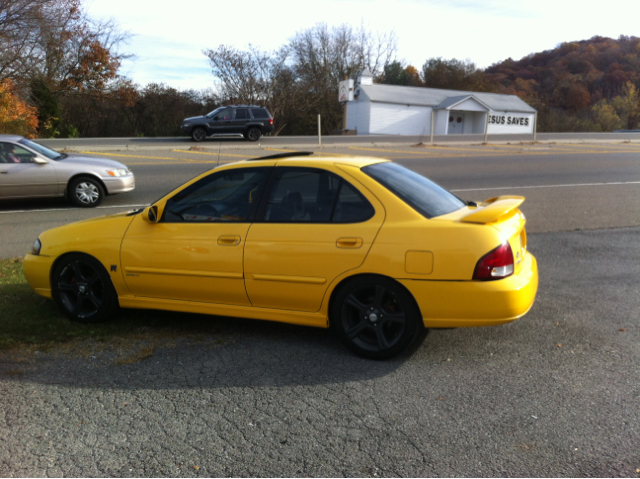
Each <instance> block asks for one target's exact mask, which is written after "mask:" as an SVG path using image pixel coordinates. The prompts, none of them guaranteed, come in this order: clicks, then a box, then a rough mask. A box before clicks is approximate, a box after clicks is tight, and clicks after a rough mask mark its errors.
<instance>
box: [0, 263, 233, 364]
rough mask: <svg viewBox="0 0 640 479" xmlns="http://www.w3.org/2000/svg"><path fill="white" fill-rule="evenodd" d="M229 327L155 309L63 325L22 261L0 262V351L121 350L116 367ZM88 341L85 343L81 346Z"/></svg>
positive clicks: (222, 334) (221, 335)
mask: <svg viewBox="0 0 640 479" xmlns="http://www.w3.org/2000/svg"><path fill="white" fill-rule="evenodd" d="M228 326H229V323H228V322H226V321H225V320H224V319H222V318H217V317H214V316H208V315H197V314H188V313H175V312H170V311H155V310H137V309H123V310H120V311H119V312H118V313H117V314H116V316H115V318H113V319H112V320H110V321H108V322H106V323H100V324H80V323H74V322H72V321H69V319H68V318H67V317H66V316H64V315H63V314H62V313H61V312H60V310H59V309H58V307H57V305H56V304H55V302H54V301H52V300H49V299H46V298H43V297H41V296H38V295H37V294H36V293H34V292H33V291H32V290H31V288H30V287H29V285H28V284H27V280H26V278H25V277H24V274H23V272H22V259H21V258H13V259H4V260H0V350H9V349H16V348H22V349H27V350H32V351H35V350H40V351H48V350H52V349H65V348H67V349H73V350H74V351H75V352H77V353H80V354H82V353H83V352H84V353H86V354H90V353H92V352H94V351H96V349H101V348H104V349H113V348H117V349H121V350H124V351H125V352H124V353H121V355H120V358H121V359H120V360H119V362H121V364H130V363H133V362H137V361H141V360H144V359H148V358H150V357H152V356H153V354H154V351H155V347H156V345H157V344H158V342H162V343H163V344H164V345H169V346H170V345H171V342H172V341H173V340H174V339H176V338H185V337H186V338H189V339H192V340H204V339H205V338H209V337H211V336H212V335H213V336H216V343H221V342H224V341H226V339H225V338H226V336H228V333H230V332H231V331H230V329H233V327H232V328H229V327H228ZM87 340H90V341H87Z"/></svg>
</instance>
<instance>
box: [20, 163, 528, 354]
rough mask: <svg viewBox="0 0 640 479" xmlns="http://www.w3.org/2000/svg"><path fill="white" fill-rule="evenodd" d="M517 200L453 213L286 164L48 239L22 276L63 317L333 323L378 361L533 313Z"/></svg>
mask: <svg viewBox="0 0 640 479" xmlns="http://www.w3.org/2000/svg"><path fill="white" fill-rule="evenodd" d="M523 201H524V198H522V197H517V196H501V197H497V198H491V199H489V200H486V201H485V202H478V203H474V202H464V201H462V200H460V199H459V198H458V197H456V196H454V195H453V194H451V193H449V192H448V191H446V190H444V189H443V188H441V187H440V186H438V185H436V184H435V183H433V182H432V181H430V180H428V179H427V178H425V177H423V176H421V175H419V174H417V173H415V172H413V171H411V170H408V169H406V168H403V167H402V166H400V165H398V164H396V163H393V162H390V161H388V160H382V159H379V158H352V157H331V158H325V157H314V156H312V154H310V153H285V154H281V155H274V156H270V157H264V158H257V159H255V160H248V161H244V162H240V163H235V164H230V165H225V166H222V167H219V168H215V169H213V170H211V171H208V172H206V173H204V174H202V175H200V176H198V177H197V178H195V179H193V180H191V181H189V182H188V183H186V184H185V185H183V186H181V187H180V188H178V189H176V190H175V191H173V192H171V193H170V194H168V195H166V196H165V197H163V198H162V199H160V200H159V201H157V202H155V203H154V204H152V205H151V206H149V207H147V208H145V209H142V210H138V211H135V212H129V213H123V214H118V215H112V216H107V217H104V218H98V219H93V220H87V221H82V222H79V223H73V224H70V225H66V226H62V227H59V228H55V229H52V230H49V231H46V232H44V233H42V234H41V235H40V237H39V238H38V239H37V240H36V242H35V244H34V246H33V251H32V252H31V253H30V254H28V255H27V256H26V258H25V260H24V272H25V275H26V277H27V280H28V281H29V284H30V285H31V287H32V288H33V289H34V291H35V292H36V293H38V294H40V295H42V296H44V297H47V298H53V299H54V300H55V301H56V303H57V304H58V305H59V306H60V308H61V310H62V311H63V312H64V313H65V314H66V315H67V316H68V317H69V318H70V319H72V320H74V321H79V322H87V323H88V322H97V321H103V320H106V319H107V318H109V317H110V316H111V315H112V314H113V313H114V312H116V310H117V308H118V306H120V307H123V308H151V309H164V310H171V311H185V312H192V313H207V314H215V315H222V316H235V317H244V318H255V319H264V320H271V321H282V322H286V323H294V324H301V325H307V326H316V327H322V328H327V327H331V328H332V329H333V330H334V331H335V332H336V333H337V335H338V336H339V337H340V338H341V340H342V341H343V342H344V344H345V345H346V346H347V347H348V348H350V349H351V350H352V351H354V352H355V353H357V354H360V355H362V356H364V357H368V358H374V359H384V358H389V357H392V356H394V355H396V354H398V353H399V352H401V351H402V350H404V349H405V348H406V347H407V346H408V345H409V344H410V343H411V342H412V341H413V339H414V338H415V337H417V336H418V335H419V333H420V330H421V329H422V328H451V327H466V326H490V325H498V324H503V323H507V322H509V321H513V320H515V319H518V318H520V317H521V316H522V315H524V314H525V313H526V312H527V311H528V310H529V309H530V308H531V306H532V304H533V302H534V298H535V295H536V291H537V287H538V270H537V264H536V260H535V258H534V257H533V256H532V255H531V254H530V253H529V251H528V250H527V235H526V232H525V217H524V215H523V214H522V213H521V212H520V210H519V209H518V207H519V206H520V204H521V203H522V202H523Z"/></svg>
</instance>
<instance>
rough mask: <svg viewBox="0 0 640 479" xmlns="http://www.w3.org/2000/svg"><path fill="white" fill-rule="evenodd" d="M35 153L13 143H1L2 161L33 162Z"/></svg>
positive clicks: (0, 154) (0, 153) (0, 161)
mask: <svg viewBox="0 0 640 479" xmlns="http://www.w3.org/2000/svg"><path fill="white" fill-rule="evenodd" d="M34 156H35V155H34V154H33V153H32V152H30V151H29V150H26V149H24V148H22V147H20V146H18V145H14V144H13V143H0V163H33V158H34Z"/></svg>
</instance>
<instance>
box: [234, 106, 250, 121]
mask: <svg viewBox="0 0 640 479" xmlns="http://www.w3.org/2000/svg"><path fill="white" fill-rule="evenodd" d="M248 119H249V110H247V109H246V108H237V109H236V120H248Z"/></svg>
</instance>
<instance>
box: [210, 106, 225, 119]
mask: <svg viewBox="0 0 640 479" xmlns="http://www.w3.org/2000/svg"><path fill="white" fill-rule="evenodd" d="M223 108H224V107H223V106H221V107H220V108H216V109H215V110H213V111H212V112H211V113H207V115H206V116H207V118H212V117H213V115H215V114H216V113H218V112H219V111H220V110H222V109H223Z"/></svg>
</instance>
